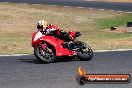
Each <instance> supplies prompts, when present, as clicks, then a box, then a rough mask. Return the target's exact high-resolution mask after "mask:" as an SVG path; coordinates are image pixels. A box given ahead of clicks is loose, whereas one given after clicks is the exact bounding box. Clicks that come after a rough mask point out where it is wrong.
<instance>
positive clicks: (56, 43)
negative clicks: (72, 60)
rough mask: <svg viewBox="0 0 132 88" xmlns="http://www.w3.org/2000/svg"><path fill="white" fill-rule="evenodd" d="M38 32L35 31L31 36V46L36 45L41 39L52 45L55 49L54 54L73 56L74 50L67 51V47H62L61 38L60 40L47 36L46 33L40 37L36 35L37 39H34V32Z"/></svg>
mask: <svg viewBox="0 0 132 88" xmlns="http://www.w3.org/2000/svg"><path fill="white" fill-rule="evenodd" d="M37 33H38V32H35V33H34V34H33V36H32V38H33V39H32V46H33V47H34V46H36V45H38V44H39V43H40V42H41V41H45V42H47V43H49V44H51V45H53V46H54V48H55V50H56V56H73V55H75V54H76V52H74V51H69V50H68V49H67V48H63V46H62V44H63V43H64V41H63V40H60V39H58V38H55V37H54V36H47V35H43V36H41V37H40V38H39V37H38V39H37V40H36V39H34V38H35V37H36V34H37Z"/></svg>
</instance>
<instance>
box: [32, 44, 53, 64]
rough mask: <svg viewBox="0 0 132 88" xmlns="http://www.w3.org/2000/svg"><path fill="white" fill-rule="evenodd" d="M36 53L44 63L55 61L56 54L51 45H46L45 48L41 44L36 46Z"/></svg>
mask: <svg viewBox="0 0 132 88" xmlns="http://www.w3.org/2000/svg"><path fill="white" fill-rule="evenodd" d="M34 55H35V56H36V58H37V59H38V60H39V61H41V62H42V63H51V62H54V61H55V54H54V52H53V50H52V49H51V48H50V47H49V46H46V48H45V49H43V48H42V47H41V45H38V46H36V47H35V48H34Z"/></svg>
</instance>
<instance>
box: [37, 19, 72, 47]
mask: <svg viewBox="0 0 132 88" xmlns="http://www.w3.org/2000/svg"><path fill="white" fill-rule="evenodd" d="M37 29H38V31H40V32H41V33H42V34H47V35H49V34H52V33H54V35H57V36H61V37H63V38H65V39H68V38H69V37H68V33H67V32H65V31H63V30H61V29H60V28H59V27H58V26H55V25H53V24H49V25H48V24H47V22H46V21H45V20H39V21H38V23H37ZM71 43H72V42H65V43H64V46H65V47H69V45H70V44H71Z"/></svg>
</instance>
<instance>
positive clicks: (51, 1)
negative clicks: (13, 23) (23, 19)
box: [0, 0, 132, 12]
mask: <svg viewBox="0 0 132 88" xmlns="http://www.w3.org/2000/svg"><path fill="white" fill-rule="evenodd" d="M0 2H15V3H32V4H48V5H62V6H75V7H86V8H96V9H107V10H114V11H124V12H132V3H127V2H126V3H125V2H101V1H85V0H0Z"/></svg>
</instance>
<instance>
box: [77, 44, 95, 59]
mask: <svg viewBox="0 0 132 88" xmlns="http://www.w3.org/2000/svg"><path fill="white" fill-rule="evenodd" d="M79 44H80V45H81V46H83V47H84V48H83V49H80V50H79V51H78V58H79V59H80V60H81V61H89V60H91V59H92V57H93V51H92V49H91V47H90V46H89V45H87V44H86V43H84V42H79Z"/></svg>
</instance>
